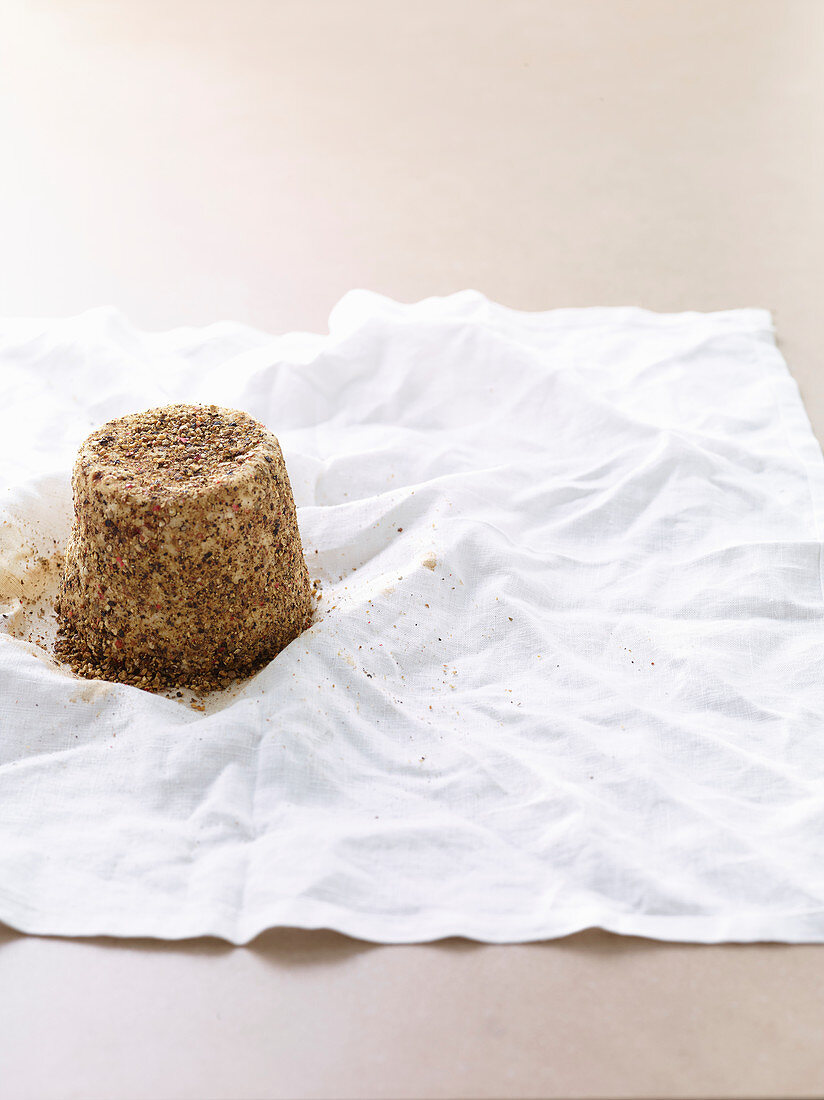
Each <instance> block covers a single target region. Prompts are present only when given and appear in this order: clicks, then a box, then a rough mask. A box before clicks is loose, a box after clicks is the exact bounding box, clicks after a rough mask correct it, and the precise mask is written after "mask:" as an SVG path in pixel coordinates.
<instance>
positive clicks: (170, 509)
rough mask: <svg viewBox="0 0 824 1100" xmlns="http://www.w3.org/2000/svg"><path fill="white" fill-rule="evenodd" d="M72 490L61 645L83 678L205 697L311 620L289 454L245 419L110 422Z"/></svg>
mask: <svg viewBox="0 0 824 1100" xmlns="http://www.w3.org/2000/svg"><path fill="white" fill-rule="evenodd" d="M72 492H73V497H74V513H75V515H74V526H73V528H72V532H71V536H70V538H69V542H68V546H67V548H66V557H65V566H64V571H63V576H62V580H61V584H60V589H59V593H58V597H57V601H56V605H55V609H56V611H57V615H58V622H59V632H58V640H57V644H56V651H57V655H58V656H60V657H62V658H63V659H64V660H67V661H68V662H69V664H70V665H71V666H72V667H73V668H74V670H75V671H76V672H79V673H80V674H81V675H84V676H90V677H102V678H103V679H107V680H119V681H122V682H126V683H131V684H137V685H139V686H141V687H146V688H165V687H170V686H179V687H183V686H185V687H189V688H192V689H193V690H195V691H209V690H212V689H214V688H218V687H223V686H225V685H226V684H228V683H230V682H231V681H232V680H234V679H237V678H239V677H242V676H245V675H248V674H249V673H250V672H252V671H254V670H255V669H257V668H259V667H260V666H261V665H263V664H265V663H266V662H267V661H269V660H270V659H271V658H272V657H274V656H275V654H277V653H278V652H280V650H281V649H283V648H284V646H286V645H288V644H289V642H291V641H292V640H293V639H294V638H296V637H297V635H298V634H300V633H301V631H303V630H305V629H306V628H307V627H308V626H309V625H310V623H311V620H312V591H311V587H310V583H309V574H308V571H307V568H306V563H305V561H304V558H303V548H302V546H301V541H300V532H299V531H298V523H297V514H296V511H295V503H294V500H293V497H292V489H291V486H290V484H289V476H288V474H287V472H286V465H285V463H284V461H283V454H282V453H281V449H280V445H279V443H278V441H277V439H276V438H275V437H274V436H273V435H272V434H271V432H269V431H267V429H266V428H265V427H264V426H263V425H262V424H259V423H258V422H257V421H256V420H253V419H252V417H250V416H248V415H247V414H246V413H244V412H239V411H237V410H235V409H224V408H219V407H218V406H216V405H208V406H201V405H168V406H165V407H164V408H159V409H150V410H148V411H147V412H142V413H135V414H133V415H131V416H125V417H122V418H121V419H119V420H112V421H110V422H109V423H108V424H104V425H103V427H102V428H98V429H97V431H95V432H93V433H92V434H91V435H90V436H89V437H88V439H87V440H86V441H85V443H84V444H83V445H82V447H81V448H80V451H79V453H78V456H77V460H76V462H75V465H74V471H73V474H72Z"/></svg>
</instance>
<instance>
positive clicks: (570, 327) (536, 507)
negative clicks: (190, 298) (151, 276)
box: [0, 291, 824, 943]
mask: <svg viewBox="0 0 824 1100" xmlns="http://www.w3.org/2000/svg"><path fill="white" fill-rule="evenodd" d="M0 398H2V419H3V431H2V434H0V482H2V486H3V487H4V488H3V492H2V493H0V612H2V613H3V614H4V615H5V616H6V617H5V618H3V619H0V920H2V921H5V922H6V923H7V924H10V925H12V926H14V927H16V928H19V929H23V930H25V931H28V932H36V933H49V934H62V935H93V934H108V935H114V936H127V935H129V936H156V937H164V938H170V939H174V938H178V937H184V936H195V935H200V934H212V935H215V936H220V937H223V938H225V939H227V940H230V941H232V942H234V943H244V942H247V941H248V940H250V939H251V938H252V937H254V936H255V935H257V934H258V933H259V932H261V931H262V930H263V929H266V928H268V927H270V926H274V925H290V926H298V927H302V928H315V927H325V928H334V929H338V930H340V931H342V932H346V933H349V934H350V935H353V936H358V937H361V938H363V939H367V940H377V941H381V942H408V941H415V940H431V939H433V938H436V937H441V936H447V935H464V936H469V937H473V938H476V939H480V940H489V941H508V940H530V939H536V938H542V937H551V936H560V935H563V934H565V933H569V932H574V931H576V930H578V929H582V928H585V927H587V926H593V925H596V926H600V927H602V928H606V929H611V930H613V931H618V932H623V933H632V934H637V935H645V936H652V937H657V938H661V939H678V940H699V941H718V940H754V939H771V940H789V941H796V940H810V941H813V940H824V858H822V852H824V599H823V598H822V552H821V539H822V531H821V524H822V513H823V512H824V506H823V502H824V462H822V455H821V451H820V448H819V446H818V444H817V443H816V441H815V439H814V437H813V434H812V432H811V429H810V425H809V422H808V420H807V417H806V415H805V412H804V409H803V406H802V404H801V400H800V398H799V394H798V390H797V387H796V385H795V383H794V382H793V380H792V378H791V377H790V375H789V374H788V372H787V368H786V366H785V364H784V362H783V360H782V358H781V355H780V354H779V353H778V351H777V350H776V347H775V344H774V340H773V334H772V327H771V322H770V317H769V315H768V314H767V313H765V312H763V311H760V310H733V311H729V312H723V313H712V314H699V313H681V314H674V315H660V314H654V313H650V312H646V311H644V310H640V309H630V308H628V309H580V310H579V309H566V310H557V311H552V312H548V313H519V312H516V311H514V310H510V309H505V308H503V307H502V306H499V305H496V304H494V303H492V302H489V301H487V300H486V299H485V298H484V297H482V296H481V295H480V294H477V293H474V292H465V293H461V294H456V295H452V296H451V297H447V298H433V299H428V300H426V301H423V302H419V303H417V304H415V305H400V304H398V303H396V302H393V301H390V300H388V299H386V298H382V297H379V296H377V295H375V294H371V293H366V292H363V291H354V292H352V293H350V294H347V295H346V296H345V297H344V298H343V300H342V301H341V302H340V303H339V304H338V306H337V307H336V308H335V310H334V311H333V313H332V316H331V319H330V335H329V336H328V337H319V336H309V335H301V334H295V335H290V336H284V337H271V336H267V335H266V334H264V333H262V332H258V331H255V330H253V329H250V328H247V327H244V326H241V325H235V324H228V323H221V324H216V325H211V326H209V327H207V328H203V329H195V328H187V329H177V330H174V331H172V332H167V333H162V334H146V333H142V332H139V331H137V330H135V329H134V328H132V327H131V325H129V324H128V323H127V322H126V321H125V320H124V318H123V317H122V316H121V315H120V314H119V313H118V312H116V311H112V310H108V309H106V310H93V311H91V312H89V313H86V314H83V315H82V316H80V317H76V318H73V319H70V320H60V321H4V322H2V323H0ZM176 401H187V402H198V401H202V402H216V403H218V404H223V405H231V406H235V407H237V408H242V409H245V410H247V411H248V412H249V413H251V414H252V415H253V416H256V417H258V418H259V419H260V420H262V421H263V422H264V423H265V424H266V425H267V426H268V427H269V428H270V429H271V430H272V431H274V432H275V434H276V435H277V436H278V437H279V438H280V441H281V444H282V446H283V450H284V454H285V456H286V461H287V465H288V468H289V473H290V476H291V479H292V486H293V490H294V493H295V497H296V500H297V504H298V506H299V522H300V528H301V532H302V536H303V540H304V547H305V551H306V556H307V560H308V562H309V567H310V573H311V575H312V576H313V577H318V578H319V579H320V580H321V581H322V582H323V586H324V598H323V601H322V603H321V612H320V615H319V617H318V621H317V622H316V623H315V625H314V626H313V627H312V628H311V629H310V630H309V631H308V632H306V633H305V634H304V635H302V636H301V637H300V638H299V639H298V640H297V641H295V642H294V643H293V644H292V645H291V646H289V647H288V648H287V649H286V650H285V651H284V652H283V653H282V654H280V656H278V657H277V659H276V660H274V661H273V662H272V663H271V664H270V665H269V666H268V667H266V668H265V669H264V670H263V671H261V672H260V673H259V674H258V675H256V676H255V677H254V678H252V679H251V680H249V681H247V682H246V683H245V684H243V685H241V686H240V687H237V688H235V689H233V690H231V691H229V692H227V693H225V694H223V695H215V696H213V697H210V698H209V699H208V700H207V701H206V702H205V708H206V709H205V710H203V711H201V710H195V709H192V706H191V705H190V704H191V699H190V697H188V696H186V695H184V696H182V697H181V698H180V699H178V698H177V697H174V698H171V699H170V698H166V697H164V696H155V695H151V694H147V693H146V692H143V691H140V690H138V689H136V688H133V687H127V686H123V685H112V684H107V683H104V682H102V681H84V680H81V679H79V678H77V677H74V676H72V675H71V674H70V673H68V672H67V671H66V670H65V669H63V668H61V667H58V666H56V665H55V664H54V663H53V662H52V661H51V659H50V658H49V655H48V645H49V637H50V630H51V629H52V624H51V623H50V621H49V619H48V613H47V610H46V609H47V606H48V601H49V599H50V598H51V594H52V593H53V588H54V581H55V572H54V569H53V568H50V566H49V562H48V561H47V560H45V559H49V558H50V555H52V554H53V552H54V551H55V549H56V548H58V549H59V546H60V545H62V543H63V542H64V541H65V538H66V535H67V532H68V526H69V522H70V509H71V502H70V491H69V475H70V469H71V463H72V460H73V457H74V453H75V451H76V449H77V447H78V445H79V444H80V442H81V440H82V439H83V438H84V437H85V436H86V434H87V433H88V432H89V431H91V430H92V429H93V428H94V427H96V426H98V425H99V424H101V423H102V422H103V421H105V420H107V419H109V418H111V417H114V416H120V415H123V414H126V413H129V412H133V411H137V410H140V409H144V408H148V407H151V406H156V405H160V404H166V403H169V402H176ZM38 558H40V559H42V560H39V561H38ZM51 560H52V563H53V561H54V559H53V558H52V559H51ZM37 600H39V601H40V602H39V603H37ZM26 601H28V602H26ZM38 612H42V613H43V616H42V617H38ZM15 635H16V636H15ZM29 636H31V639H32V640H31V641H29V640H28V638H29ZM38 638H41V639H43V643H42V644H41V643H40V642H38V640H37V639H38Z"/></svg>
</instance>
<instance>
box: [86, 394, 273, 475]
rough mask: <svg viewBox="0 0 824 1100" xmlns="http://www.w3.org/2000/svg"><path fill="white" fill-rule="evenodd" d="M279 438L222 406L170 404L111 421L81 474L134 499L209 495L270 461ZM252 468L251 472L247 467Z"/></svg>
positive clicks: (93, 442) (91, 446)
mask: <svg viewBox="0 0 824 1100" xmlns="http://www.w3.org/2000/svg"><path fill="white" fill-rule="evenodd" d="M274 446H276V441H275V439H274V437H273V436H272V435H271V434H270V433H269V432H268V431H267V429H266V428H264V426H263V425H262V424H260V423H258V421H256V420H253V419H252V417H250V416H249V415H248V414H247V413H244V412H240V411H239V410H236V409H224V408H220V407H219V406H217V405H166V406H163V407H162V408H157V409H148V410H147V411H146V412H141V413H134V414H132V415H130V416H124V417H121V418H120V419H118V420H111V421H109V423H107V424H104V425H103V426H102V427H101V428H98V429H97V431H95V432H93V433H92V434H91V435H90V436H89V437H88V439H87V440H86V442H85V444H84V446H83V448H82V450H81V453H80V455H79V456H78V463H77V471H76V472H78V473H79V474H80V475H81V476H83V475H85V476H86V477H88V478H90V479H91V480H92V481H93V482H96V483H98V487H99V488H101V489H102V488H103V485H104V484H105V483H112V482H117V483H122V484H123V487H124V488H127V489H128V490H129V491H130V493H131V494H132V495H135V494H141V493H146V494H147V495H152V496H157V495H158V494H163V493H169V494H172V495H176V494H178V493H191V492H192V491H195V492H197V491H198V490H200V491H203V490H205V489H207V488H208V487H209V486H212V485H220V484H222V485H225V484H226V483H227V482H229V481H232V480H234V479H236V478H238V477H240V476H243V475H242V468H243V467H244V466H246V463H247V462H248V461H249V460H252V461H254V460H255V459H259V460H260V459H262V458H263V457H264V456H267V455H268V456H270V457H269V459H268V460H269V461H271V454H272V450H273V447H274ZM247 469H248V467H247Z"/></svg>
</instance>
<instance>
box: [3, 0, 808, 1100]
mask: <svg viewBox="0 0 824 1100" xmlns="http://www.w3.org/2000/svg"><path fill="white" fill-rule="evenodd" d="M823 56H824V0H768V2H764V0H712V2H704V0H688V2H684V0H632V2H625V0H544V2H540V0H474V2H468V0H416V2H415V3H414V4H412V3H398V2H393V0H388V2H381V0H338V2H325V3H318V2H312V0H306V2H294V3H293V2H288V3H280V2H277V0H269V2H266V0H106V2H102V0H101V2H97V3H90V2H83V0H72V2H71V3H66V2H60V0H27V2H23V0H0V168H1V169H2V171H0V312H2V313H4V314H38V315H54V314H67V313H74V312H78V311H80V310H83V309H85V308H87V307H89V306H93V305H99V304H103V303H106V304H108V303H113V304H116V305H119V306H120V307H121V308H123V309H124V310H125V312H126V313H127V315H128V316H129V317H130V318H131V319H132V320H133V321H134V322H135V323H137V324H139V325H142V326H144V327H149V328H160V327H167V326H171V325H177V324H182V323H192V324H201V323H206V322H209V321H212V320H216V319H219V318H233V319H238V320H244V321H248V322H251V323H253V324H256V325H258V326H260V327H263V328H266V329H270V330H275V331H284V330H289V329H295V328H307V329H312V330H320V331H325V321H326V317H327V315H328V311H329V309H330V307H331V306H332V305H333V303H334V302H335V301H336V299H337V298H338V297H339V296H340V295H341V294H342V293H343V292H345V291H346V290H347V289H349V288H350V287H353V286H366V287H369V288H371V289H374V290H378V291H382V292H384V293H387V294H390V295H393V296H395V297H399V298H402V299H415V298H419V297H424V296H426V295H429V294H433V293H444V292H448V291H452V290H456V289H460V288H463V287H466V286H471V287H476V288H478V289H480V290H482V291H484V292H485V293H486V294H488V295H490V296H491V297H493V298H496V299H498V300H500V301H502V302H504V303H506V304H508V305H512V306H516V307H521V308H529V309H543V308H549V307H553V306H563V305H595V304H607V305H608V304H640V305H644V306H648V307H651V308H654V309H660V310H678V309H715V308H725V307H731V306H745V305H755V306H764V307H768V308H770V309H772V310H773V311H774V313H775V317H776V321H777V324H778V329H779V336H780V341H781V344H782V347H783V348H784V351H785V354H786V355H787V357H788V360H789V362H790V365H791V368H792V370H793V372H794V373H795V375H796V377H797V378H798V379H799V382H800V384H801V387H802V392H803V394H804V396H805V399H806V402H807V406H808V409H809V411H810V414H811V417H812V419H813V422H814V424H815V426H816V428H817V431H818V435H819V438H822V437H824V370H822V365H821V354H820V347H819V345H820V332H821V329H822V319H821V315H822V301H821V288H822V274H824V205H823V204H822V196H823V195H824V158H823V157H822V149H824V82H822V79H821V59H822V57H823ZM1 885H2V884H0V887H1ZM822 972H824V947H807V946H802V947H782V946H777V945H760V946H718V947H694V946H688V945H667V944H656V943H650V942H646V941H642V940H633V939H620V938H618V937H614V936H608V935H606V934H603V933H600V932H587V933H584V934H582V935H579V936H574V937H571V938H569V939H566V940H562V941H557V942H554V943H546V944H536V945H529V946H515V947H491V946H481V945H477V944H470V943H465V942H447V943H442V944H435V945H426V946H419V947H374V946H370V945H367V944H363V943H358V942H356V941H352V940H348V939H346V938H344V937H342V936H338V935H335V934H332V933H301V932H295V931H277V932H271V933H267V934H266V935H264V936H262V937H261V938H260V939H259V940H257V941H256V942H255V943H254V944H253V945H252V946H251V947H250V948H248V949H232V948H229V947H227V946H225V945H222V944H219V943H217V942H215V941H196V942H192V943H188V944H185V945H180V944H177V945H175V944H154V943H150V942H134V941H128V942H116V941H111V940H109V941H106V940H94V941H85V942H84V941H65V940H63V941H61V940H56V939H54V940H50V939H37V938H26V937H21V936H17V935H16V934H14V933H12V932H10V931H9V932H3V933H2V934H0V1095H2V1097H3V1098H4V1100H5V1098H6V1097H8V1098H15V1100H16V1098H18V1097H34V1098H38V1100H39V1098H49V1100H51V1098H60V1100H63V1098H67V1097H82V1098H85V1100H97V1098H98V1097H100V1098H103V1097H105V1098H114V1100H121V1098H132V1097H135V1098H136V1097H163V1098H167V1097H168V1098H190V1097H204V1098H206V1097H209V1098H251V1097H369V1098H372V1097H427V1098H435V1097H454V1096H465V1097H492V1096H506V1097H537V1096H552V1097H557V1096H574V1097H583V1096H588V1097H593V1096H639V1097H640V1096H644V1097H652V1096H660V1097H664V1096H786V1095H794V1096H820V1095H822V1093H824V1042H822V1035H823V1033H824V983H822V980H821V977H822Z"/></svg>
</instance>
